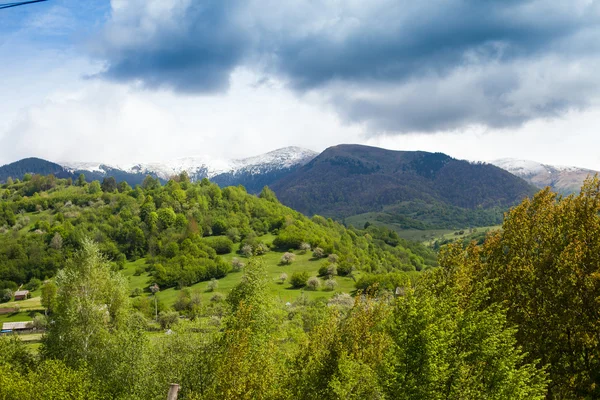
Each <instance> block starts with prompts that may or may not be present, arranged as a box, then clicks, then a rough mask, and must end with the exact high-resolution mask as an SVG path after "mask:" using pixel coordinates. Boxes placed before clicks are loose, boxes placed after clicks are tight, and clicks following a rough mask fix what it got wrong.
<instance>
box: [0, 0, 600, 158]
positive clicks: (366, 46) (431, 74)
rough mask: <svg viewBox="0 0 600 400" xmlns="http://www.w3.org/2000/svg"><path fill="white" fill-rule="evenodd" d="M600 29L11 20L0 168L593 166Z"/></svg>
mask: <svg viewBox="0 0 600 400" xmlns="http://www.w3.org/2000/svg"><path fill="white" fill-rule="evenodd" d="M0 2H1V1H0ZM599 22H600V5H599V3H598V1H592V0H573V1H568V2H567V1H556V0H526V1H514V0H503V1H497V0H431V1H427V2H423V1H416V0H372V1H369V2H365V1H359V0H323V1H319V2H317V1H310V0H289V1H286V2H281V1H276V0H246V1H242V0H203V1H192V0H113V1H112V2H108V1H99V0H94V1H67V0H49V1H48V2H45V3H38V4H33V5H28V6H23V7H17V8H11V9H6V10H1V11H0V61H1V62H2V65H3V66H4V68H3V70H4V72H5V74H4V79H3V80H2V81H0V89H1V90H0V106H1V107H0V163H6V162H11V161H14V160H16V159H19V158H22V157H27V156H38V157H43V158H47V159H51V160H55V161H60V160H65V161H104V162H112V163H129V162H137V161H163V160H168V159H172V158H177V157H185V156H194V155H211V156H214V157H243V156H250V155H254V154H258V153H261V152H264V151H269V150H272V149H274V148H277V147H283V146H288V145H297V146H305V147H309V148H312V149H314V150H322V149H324V148H325V147H327V146H330V145H334V144H338V143H365V144H371V145H378V146H383V147H387V148H393V149H408V150H416V149H419V150H429V151H442V152H445V153H448V154H450V155H453V156H456V157H460V158H467V159H472V160H490V159H495V158H503V157H515V158H526V159H533V160H537V161H541V162H546V163H554V164H572V165H580V166H586V167H590V168H596V169H600V157H599V156H598V155H596V152H595V151H594V150H593V149H594V148H597V147H598V145H600V135H597V132H596V131H597V129H596V127H597V126H598V122H600V108H599V107H598V100H599V97H600V95H599V93H600V90H599V89H600V75H599V74H597V73H596V71H597V70H598V67H600V54H599V52H600V48H599V47H600V41H599V40H598V37H599V34H600V29H599V26H600V24H599Z"/></svg>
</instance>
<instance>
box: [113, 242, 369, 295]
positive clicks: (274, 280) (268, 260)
mask: <svg viewBox="0 0 600 400" xmlns="http://www.w3.org/2000/svg"><path fill="white" fill-rule="evenodd" d="M274 238H275V237H274V236H273V235H265V236H263V237H261V239H262V240H263V241H264V242H265V243H270V242H272V241H273V239H274ZM238 249H239V244H236V245H235V246H234V250H233V251H232V252H231V253H229V254H225V255H223V256H222V258H223V259H225V260H226V261H227V262H231V260H233V258H234V257H237V258H239V259H240V260H241V261H242V262H244V263H247V262H248V261H249V260H248V259H247V258H245V257H243V256H241V255H239V254H237V250H238ZM283 254H284V253H283V252H278V251H271V252H269V253H267V254H265V255H263V256H260V257H258V258H259V259H261V260H262V261H263V262H264V263H265V266H266V269H267V272H268V274H269V277H270V278H271V283H270V285H269V289H270V292H271V294H272V295H274V296H275V297H277V298H278V299H280V300H281V301H282V302H288V301H289V302H293V301H294V300H295V299H297V298H298V297H299V296H301V295H302V294H304V295H305V296H306V297H308V298H309V299H315V298H318V297H331V296H333V294H335V293H339V292H346V293H350V292H353V291H354V279H352V278H349V277H336V278H335V280H336V282H337V283H338V286H337V288H336V289H335V290H333V291H327V290H325V289H324V288H323V285H321V286H322V287H321V288H320V289H319V290H317V291H313V290H307V289H294V288H292V287H291V285H290V284H289V282H286V283H284V284H281V283H278V279H279V277H280V276H281V274H282V273H285V274H287V275H288V281H289V278H290V277H291V276H292V274H293V273H294V272H303V271H306V272H308V274H309V276H317V275H318V270H319V267H320V266H321V263H323V262H325V261H324V260H323V259H321V260H315V259H313V257H312V253H311V252H307V253H305V254H301V252H300V251H294V254H295V256H296V260H295V261H294V262H293V263H291V264H290V265H280V263H279V262H280V259H281V256H282V255H283ZM145 265H146V260H145V259H139V260H137V261H135V262H130V263H127V264H126V266H125V269H124V270H123V274H124V275H125V276H126V277H127V278H128V280H129V287H130V289H131V290H132V291H133V290H134V289H136V288H140V289H143V290H145V289H147V288H148V287H149V286H150V285H152V284H153V282H152V277H151V276H150V275H149V274H148V273H143V274H141V275H139V276H136V275H135V271H136V269H137V268H138V267H144V266H145ZM242 276H243V271H241V272H230V273H229V274H228V275H227V276H226V277H224V278H221V279H218V280H217V282H218V287H217V289H216V290H215V291H214V292H212V291H209V289H208V285H209V281H205V282H199V283H197V284H195V285H192V286H190V289H191V290H193V291H194V290H195V291H198V292H199V293H200V295H201V298H202V300H203V301H205V302H208V301H209V300H210V298H211V297H212V296H213V295H214V293H215V292H219V293H222V294H224V295H227V294H228V293H229V292H230V291H231V289H233V287H234V286H235V285H237V284H238V283H239V282H240V278H241V277H242ZM358 276H360V273H355V277H358ZM323 282H324V280H323V279H321V283H323ZM179 292H180V291H179V290H178V289H176V288H168V289H165V290H161V291H160V292H159V293H158V295H157V297H158V299H159V300H160V301H161V302H163V303H164V304H165V305H167V306H171V305H172V304H173V303H174V302H175V299H176V298H177V295H178V293H179ZM144 295H147V296H150V294H149V293H148V292H144Z"/></svg>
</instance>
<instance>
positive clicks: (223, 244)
mask: <svg viewBox="0 0 600 400" xmlns="http://www.w3.org/2000/svg"><path fill="white" fill-rule="evenodd" d="M207 242H208V245H209V246H210V247H212V248H213V249H215V251H216V252H217V254H229V253H231V250H233V242H232V241H231V239H229V238H227V237H216V238H212V239H211V240H208V241H207Z"/></svg>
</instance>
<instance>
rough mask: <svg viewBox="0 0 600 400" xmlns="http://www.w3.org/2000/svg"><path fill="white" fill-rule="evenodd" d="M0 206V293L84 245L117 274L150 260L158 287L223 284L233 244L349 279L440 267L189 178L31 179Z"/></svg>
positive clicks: (409, 251)
mask: <svg viewBox="0 0 600 400" xmlns="http://www.w3.org/2000/svg"><path fill="white" fill-rule="evenodd" d="M0 198H1V201H0V235H1V237H2V240H0V289H3V288H8V289H11V290H14V289H15V288H16V287H18V286H19V285H21V284H25V283H27V282H29V281H30V280H31V279H39V280H44V279H47V278H49V277H52V276H53V275H54V274H55V273H56V271H58V269H59V268H61V267H62V266H63V265H64V262H65V260H66V259H68V258H69V257H71V256H72V255H73V254H74V252H75V251H76V250H78V249H79V248H80V246H81V243H82V240H83V239H84V238H86V237H90V238H93V240H94V241H95V242H96V243H98V246H99V248H100V250H101V251H102V253H103V254H105V255H106V256H107V258H108V259H109V260H110V261H111V262H112V263H113V267H114V268H115V269H119V268H122V267H123V266H124V264H125V263H126V262H127V261H128V260H129V261H133V260H136V259H138V258H141V257H146V258H147V261H148V262H147V265H148V272H150V273H151V274H152V275H153V277H154V280H155V281H156V282H157V283H158V284H159V285H160V286H161V287H170V286H178V287H184V286H189V285H192V284H194V283H197V282H200V281H203V280H210V279H211V278H216V279H218V278H221V277H223V276H225V275H226V274H227V273H228V272H229V270H230V265H229V264H227V263H225V262H224V261H223V260H222V259H221V257H220V256H219V255H220V254H227V253H230V252H231V251H232V249H233V248H234V244H236V243H240V246H239V247H240V248H244V247H245V248H246V249H248V248H249V249H250V254H251V255H252V254H254V255H259V254H263V253H264V252H267V251H271V250H283V251H287V250H288V249H298V248H299V246H300V245H301V244H302V243H308V244H309V245H310V246H311V247H312V248H320V249H321V250H322V252H323V254H324V256H326V255H328V254H331V253H335V254H339V255H340V260H339V268H340V269H342V270H344V269H345V270H357V269H361V270H365V271H369V272H387V271H393V270H424V269H427V268H428V267H431V266H435V265H436V262H435V259H434V256H433V253H432V252H431V251H429V250H427V249H425V248H424V247H423V246H420V245H416V244H410V245H409V244H408V243H406V242H401V241H399V240H392V241H390V240H387V241H386V240H380V239H379V238H378V237H377V235H375V237H373V236H372V235H371V234H369V233H367V232H365V231H362V230H356V229H346V228H344V227H343V226H342V225H340V224H338V223H336V222H334V221H332V220H330V219H325V218H322V217H319V216H315V217H313V218H311V219H309V218H307V217H305V216H303V215H302V214H300V213H298V212H296V211H294V210H291V209H289V208H287V207H284V206H283V205H281V204H280V203H279V202H278V201H277V198H276V197H275V194H274V193H273V192H272V191H270V190H269V189H268V188H265V189H264V190H263V191H262V192H261V193H260V195H259V196H254V195H249V194H248V193H246V191H245V189H244V188H243V187H227V188H224V189H221V188H219V186H217V185H216V184H214V183H211V182H209V181H208V180H206V179H204V180H202V181H201V182H197V183H192V182H190V180H189V178H188V177H187V176H186V175H185V174H182V175H180V176H177V177H175V178H174V179H171V180H170V181H168V182H167V183H166V184H165V185H162V184H161V182H160V181H159V180H158V179H155V178H152V177H147V178H146V179H145V180H144V182H143V184H142V185H139V186H136V187H135V188H131V187H130V186H129V185H128V184H127V183H126V182H120V183H117V181H116V180H115V179H114V178H106V179H104V180H103V182H102V183H100V182H99V181H93V182H91V183H86V181H85V179H84V177H83V176H80V177H79V179H77V180H75V181H72V180H71V179H57V178H55V177H54V176H52V175H49V176H39V175H34V176H29V175H26V176H25V178H24V180H23V181H18V180H16V181H10V182H7V183H6V184H5V185H3V186H2V188H1V189H0ZM265 234H271V235H274V236H276V238H275V240H274V241H273V244H271V242H270V241H269V242H265V241H264V240H263V236H264V235H265ZM386 234H387V233H382V235H386Z"/></svg>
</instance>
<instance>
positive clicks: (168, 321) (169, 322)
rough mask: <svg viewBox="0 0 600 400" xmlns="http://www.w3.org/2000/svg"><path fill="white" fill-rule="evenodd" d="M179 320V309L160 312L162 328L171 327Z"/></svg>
mask: <svg viewBox="0 0 600 400" xmlns="http://www.w3.org/2000/svg"><path fill="white" fill-rule="evenodd" d="M178 322H179V313H178V312H177V311H161V312H160V314H158V323H159V324H160V327H161V328H162V329H169V328H171V327H173V326H175V324H177V323H178Z"/></svg>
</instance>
